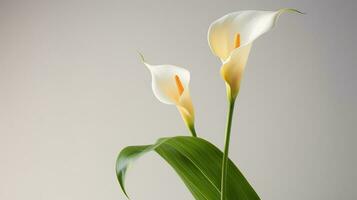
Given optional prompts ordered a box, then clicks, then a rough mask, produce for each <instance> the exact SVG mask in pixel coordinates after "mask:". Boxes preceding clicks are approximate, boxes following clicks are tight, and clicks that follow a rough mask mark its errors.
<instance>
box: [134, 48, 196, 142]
mask: <svg viewBox="0 0 357 200" xmlns="http://www.w3.org/2000/svg"><path fill="white" fill-rule="evenodd" d="M140 56H141V59H142V62H143V63H144V64H145V65H146V66H147V68H148V69H149V70H150V72H151V77H152V83H151V85H152V90H153V92H154V95H155V96H156V98H157V99H158V100H159V101H161V102H162V103H165V104H171V105H176V107H177V109H178V110H179V112H180V114H181V116H182V119H183V120H184V122H185V124H186V125H187V127H188V128H189V129H190V131H191V132H192V134H193V135H194V136H195V135H196V133H195V130H194V120H195V114H194V108H193V104H192V100H191V96H190V90H189V83H190V72H189V71H188V70H186V69H184V68H181V67H178V66H174V65H151V64H149V63H147V62H146V61H145V59H144V57H143V55H142V54H140Z"/></svg>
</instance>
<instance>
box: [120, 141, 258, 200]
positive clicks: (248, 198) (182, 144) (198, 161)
mask: <svg viewBox="0 0 357 200" xmlns="http://www.w3.org/2000/svg"><path fill="white" fill-rule="evenodd" d="M152 150H154V151H156V152H157V153H158V154H159V155H160V156H161V157H162V158H164V159H165V160H166V161H167V163H168V164H170V165H171V167H173V169H174V170H175V171H176V173H177V174H178V175H179V176H180V177H181V179H182V180H183V182H184V183H185V185H186V186H187V188H188V189H189V190H190V191H191V193H192V195H193V196H194V197H195V199H196V200H219V199H220V194H221V192H220V184H221V183H220V181H221V163H222V155H223V154H222V152H221V151H220V150H219V149H218V148H217V147H215V146H214V145H213V144H211V143H209V142H208V141H206V140H204V139H201V138H195V137H188V136H178V137H172V138H163V139H160V140H158V142H156V143H155V144H153V145H145V146H130V147H126V148H125V149H123V150H122V151H121V152H120V154H119V156H118V159H117V163H116V173H117V177H118V180H119V184H120V186H121V188H122V190H123V191H124V193H125V194H126V195H127V192H126V190H125V185H124V181H125V174H126V171H127V168H128V165H129V164H130V163H132V161H134V160H135V159H137V158H139V157H140V156H141V155H143V154H145V153H146V152H148V151H152ZM227 183H228V184H227V186H228V187H227V200H259V199H260V198H259V197H258V195H257V194H256V192H255V191H254V190H253V188H252V187H251V186H250V184H249V183H248V181H247V180H246V179H245V178H244V176H243V174H242V173H241V172H240V171H239V170H238V168H237V167H236V166H235V165H234V163H233V162H232V161H229V165H228V179H227ZM127 196H128V195H127Z"/></svg>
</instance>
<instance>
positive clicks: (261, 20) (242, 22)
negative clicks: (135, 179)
mask: <svg viewBox="0 0 357 200" xmlns="http://www.w3.org/2000/svg"><path fill="white" fill-rule="evenodd" d="M284 12H298V13H301V12H299V11H297V10H294V9H280V10H278V11H260V10H245V11H238V12H234V13H230V14H227V15H225V16H223V17H221V18H219V19H217V20H216V21H214V22H213V23H212V24H211V25H210V27H209V30H208V42H209V45H210V48H211V50H212V52H213V53H214V54H215V55H216V56H218V57H219V58H220V59H221V60H222V61H224V60H226V59H227V58H228V57H229V56H230V54H231V53H232V51H233V50H234V49H235V47H234V37H235V35H236V34H237V33H239V34H240V40H241V42H240V43H241V46H244V45H247V44H249V43H252V42H253V41H254V40H255V39H257V38H258V37H259V36H261V35H263V34H264V33H266V32H267V31H269V30H271V29H272V28H273V27H274V25H275V22H276V21H277V19H278V17H279V16H280V15H281V14H282V13H284Z"/></svg>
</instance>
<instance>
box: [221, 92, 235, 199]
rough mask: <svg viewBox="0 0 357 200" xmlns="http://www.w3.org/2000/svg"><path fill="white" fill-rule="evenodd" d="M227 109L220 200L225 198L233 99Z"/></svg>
mask: <svg viewBox="0 0 357 200" xmlns="http://www.w3.org/2000/svg"><path fill="white" fill-rule="evenodd" d="M228 103H229V108H228V114H227V125H226V138H225V142H224V143H225V144H224V152H223V160H222V176H221V200H224V199H225V196H226V184H227V172H228V153H229V143H230V137H231V128H232V119H233V112H234V103H235V99H233V100H229V102H228Z"/></svg>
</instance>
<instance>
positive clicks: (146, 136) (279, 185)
mask: <svg viewBox="0 0 357 200" xmlns="http://www.w3.org/2000/svg"><path fill="white" fill-rule="evenodd" d="M281 7H293V8H297V9H300V10H302V11H304V12H307V13H308V14H307V15H305V16H301V15H285V16H283V17H282V18H281V19H280V21H279V23H278V26H277V27H276V28H275V29H274V30H273V31H271V32H269V33H268V34H266V35H264V36H263V37H261V38H259V39H258V40H257V41H256V42H255V45H254V47H253V49H252V52H251V56H250V60H249V62H248V66H247V70H246V73H245V77H244V83H243V86H242V89H241V93H240V97H239V101H238V104H237V105H238V106H237V109H236V113H235V114H236V115H235V118H234V125H233V135H232V150H231V157H232V159H233V160H234V161H236V162H237V163H238V165H239V167H240V168H241V170H242V171H243V172H244V174H245V175H246V177H247V178H248V180H249V181H250V182H251V184H252V185H253V186H254V188H255V189H256V191H257V192H258V193H259V195H260V196H261V198H262V199H263V200H301V199H303V200H310V199H311V200H316V199H321V200H335V199H343V200H354V199H357V191H356V185H357V173H356V168H357V156H356V152H357V148H356V114H357V109H356V101H357V94H356V86H357V79H356V75H357V68H356V67H357V66H356V52H357V48H356V41H357V40H356V35H357V29H356V27H357V23H356V19H357V12H356V10H357V2H356V1H353V0H350V1H348V0H345V1H343V0H342V1H337V0H336V1H328V0H320V1H312V0H300V1H283V0H281V1H279V0H270V1H257V0H245V1H242V0H232V1H208V0H202V1H183V0H181V1H121V0H112V1H99V0H98V1H10V0H9V1H4V0H1V1H0V199H3V200H22V199H26V200H39V199H40V200H49V199H50V200H78V199H86V200H97V199H105V200H108V199H122V200H124V199H125V197H124V195H123V194H122V192H121V191H120V189H119V186H118V184H117V181H116V178H115V173H114V163H115V159H116V156H117V153H118V152H119V150H120V149H122V148H123V147H124V146H127V145H135V144H148V143H152V142H154V141H155V140H156V139H157V138H159V137H163V136H174V135H182V134H183V135H187V134H188V132H187V131H186V129H185V127H184V125H183V123H182V121H181V119H180V116H179V114H178V112H177V111H176V109H175V107H174V106H167V105H164V104H161V103H160V102H158V101H157V100H156V99H155V97H154V96H153V94H152V91H151V86H150V81H151V80H150V75H149V72H148V70H147V69H145V67H144V66H143V65H142V64H141V63H140V62H139V59H138V56H137V54H136V50H141V51H142V52H143V53H144V54H145V55H146V57H147V59H148V60H149V61H150V62H151V63H154V64H162V63H171V64H175V65H180V66H183V67H186V68H188V69H189V70H190V71H191V77H192V79H191V80H192V81H191V93H192V98H193V101H194V104H195V108H196V113H197V130H198V134H199V135H200V136H202V137H205V138H207V139H209V140H210V141H212V142H213V143H215V144H216V145H218V146H219V147H222V145H223V137H224V136H223V130H224V126H225V112H226V100H225V88H224V84H223V81H222V80H221V78H220V76H219V67H220V62H219V61H218V59H217V58H215V57H214V56H213V55H212V54H211V52H210V50H209V48H208V45H207V40H206V33H207V28H208V26H209V24H210V22H212V21H213V20H215V19H217V18H218V17H220V16H222V15H224V14H226V13H228V12H232V11H236V10H243V9H266V10H275V9H278V8H281ZM127 185H128V191H129V193H130V194H131V195H132V197H133V199H134V200H154V199H155V200H156V199H160V200H161V199H170V200H186V199H187V200H189V199H192V197H191V195H190V193H189V192H188V190H187V189H186V188H185V187H184V185H183V184H182V183H181V180H180V179H178V178H177V177H176V174H175V173H174V172H173V170H172V169H171V168H170V167H168V166H167V165H166V164H165V163H164V161H162V160H161V159H160V158H159V157H158V156H156V155H155V154H154V153H152V154H150V155H148V156H145V157H144V158H143V159H141V160H139V161H138V162H137V163H136V165H134V166H133V167H132V168H131V170H130V171H129V174H128V184H127Z"/></svg>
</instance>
